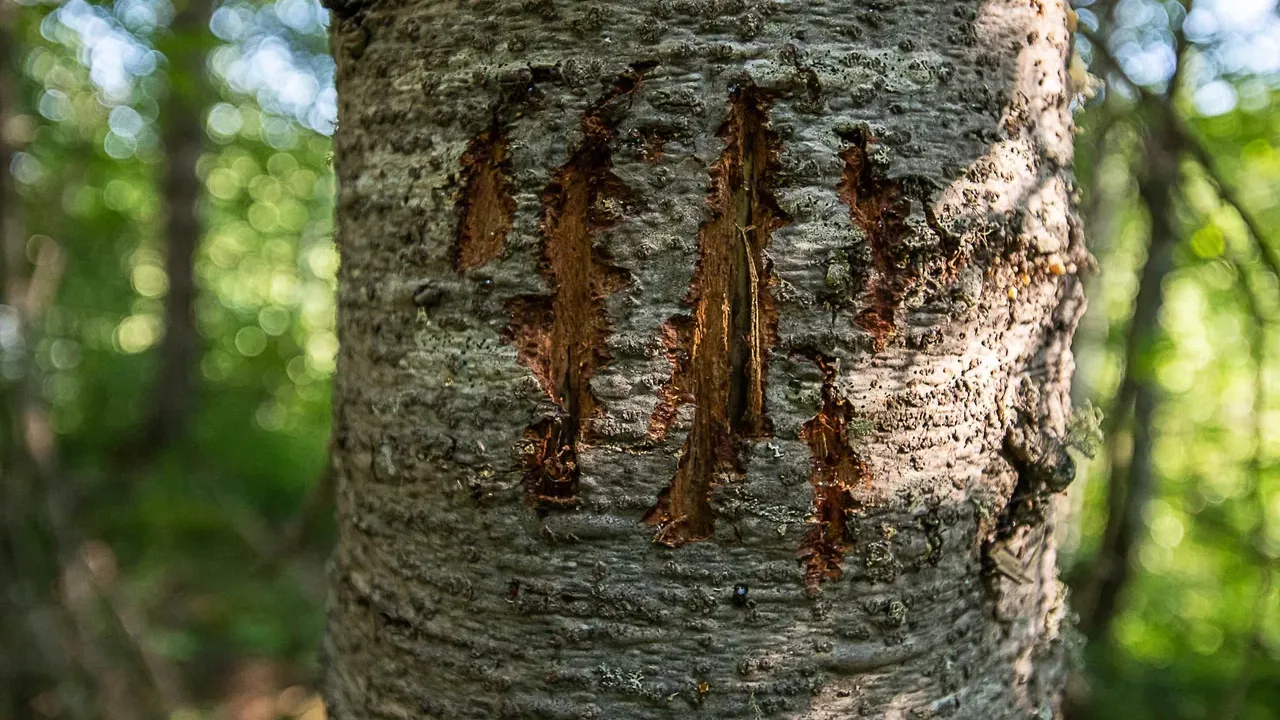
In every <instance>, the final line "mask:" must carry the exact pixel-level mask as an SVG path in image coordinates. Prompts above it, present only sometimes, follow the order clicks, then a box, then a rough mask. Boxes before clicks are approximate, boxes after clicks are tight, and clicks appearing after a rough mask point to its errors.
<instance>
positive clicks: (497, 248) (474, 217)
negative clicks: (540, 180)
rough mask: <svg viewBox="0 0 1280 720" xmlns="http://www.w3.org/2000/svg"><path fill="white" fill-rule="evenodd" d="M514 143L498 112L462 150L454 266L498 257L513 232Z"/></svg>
mask: <svg viewBox="0 0 1280 720" xmlns="http://www.w3.org/2000/svg"><path fill="white" fill-rule="evenodd" d="M510 156H511V146H510V141H509V140H508V139H507V136H506V133H504V132H503V128H502V123H501V122H500V121H499V120H498V118H497V116H496V113H495V117H494V120H493V124H492V125H491V126H490V127H489V129H487V130H485V131H484V132H482V133H480V134H479V135H477V136H475V137H474V138H472V140H471V142H470V143H468V145H467V151H466V152H465V153H463V154H462V161H461V165H462V192H461V193H460V194H459V196H458V203H457V208H458V216H459V218H460V220H459V222H458V232H457V237H456V238H455V240H454V244H453V266H454V269H456V270H458V271H462V270H469V269H471V268H477V267H480V266H481V265H484V264H485V263H487V262H489V261H491V260H495V259H497V257H498V256H499V255H501V254H502V250H503V246H504V245H506V241H507V233H509V232H511V224H512V218H513V217H514V215H515V212H516V201H515V198H514V197H513V196H512V194H511V183H510V180H509V176H510V173H511V161H510Z"/></svg>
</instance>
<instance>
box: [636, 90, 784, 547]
mask: <svg viewBox="0 0 1280 720" xmlns="http://www.w3.org/2000/svg"><path fill="white" fill-rule="evenodd" d="M769 102H770V98H769V97H768V95H767V94H766V93H765V92H763V91H761V90H759V89H757V88H754V87H743V88H738V89H736V90H734V91H733V92H732V94H731V95H730V97H729V117H728V119H727V120H726V121H725V122H724V124H723V125H722V126H721V128H720V132H719V136H720V137H721V138H722V139H723V140H724V141H725V149H724V152H723V153H722V154H721V156H720V159H719V160H718V161H717V162H716V163H715V165H713V166H712V167H711V181H710V187H709V189H708V192H707V207H708V210H709V213H710V217H709V218H708V219H707V220H706V221H705V222H704V223H703V224H702V227H701V228H700V229H699V231H698V263H697V267H696V268H695V270H694V274H693V280H692V281H691V283H690V287H689V294H688V295H687V296H686V302H687V303H688V304H689V305H690V307H692V308H693V314H692V315H691V316H689V315H677V316H675V317H673V318H671V320H669V321H668V323H667V326H666V328H665V329H664V333H665V339H666V342H667V348H668V356H669V358H670V359H671V362H672V365H673V371H672V376H671V380H670V382H669V383H668V385H667V388H666V389H665V392H664V397H663V402H662V403H661V404H660V405H659V407H658V408H657V409H656V410H655V411H654V414H653V417H652V419H651V422H650V433H651V434H652V435H654V436H655V437H660V436H662V435H664V434H665V433H666V431H667V430H668V429H669V428H670V426H671V424H672V423H673V422H674V420H675V416H676V411H677V409H678V408H679V406H680V405H682V404H685V403H689V402H692V403H693V404H694V405H695V410H694V417H693V426H692V427H691V428H690V430H689V434H688V436H687V438H686V439H685V443H684V448H683V450H682V452H681V457H680V461H679V464H678V465H677V468H676V473H675V476H674V477H673V478H672V480H671V484H670V485H669V486H668V487H667V488H666V489H665V490H663V491H662V493H661V494H660V495H659V496H658V501H657V503H656V504H655V505H654V507H653V508H652V509H651V510H650V511H649V512H648V514H647V515H646V516H645V519H644V521H645V522H646V523H647V524H649V525H652V526H656V527H657V528H658V530H657V533H656V535H655V536H654V542H658V543H661V544H663V545H668V546H671V547H676V546H679V545H682V544H684V543H686V542H690V541H696V540H704V539H706V538H708V537H710V536H711V535H712V532H713V531H714V527H715V519H714V517H713V512H712V509H711V499H710V493H711V490H712V488H713V487H714V486H715V485H717V484H719V483H721V482H723V479H724V478H725V477H726V476H728V475H734V474H740V473H742V472H743V471H744V468H743V467H742V455H743V447H744V444H745V442H746V441H747V440H748V439H751V438H757V437H761V436H763V435H766V434H768V432H769V423H768V418H767V417H766V416H765V408H764V383H765V370H766V362H767V360H768V354H769V351H770V348H771V347H772V346H773V344H774V343H775V340H776V334H777V308H776V303H775V300H774V298H773V295H772V292H771V289H770V286H771V285H772V282H773V279H772V269H771V266H770V263H769V261H768V258H767V257H766V255H765V250H766V248H767V247H768V245H769V238H770V235H771V233H772V232H773V231H774V230H775V229H777V228H778V227H781V226H782V225H784V224H786V222H787V219H786V216H785V214H784V213H783V212H782V211H781V210H780V209H779V208H778V205H777V202H776V200H775V199H774V196H773V194H772V192H771V187H770V186H771V178H772V175H773V174H774V173H775V172H776V167H777V159H776V156H777V149H778V138H777V134H776V133H774V132H773V130H772V129H771V128H770V126H769V120H768V108H769Z"/></svg>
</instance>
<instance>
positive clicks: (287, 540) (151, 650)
mask: <svg viewBox="0 0 1280 720" xmlns="http://www.w3.org/2000/svg"><path fill="white" fill-rule="evenodd" d="M855 4H856V3H855ZM1077 11H1078V28H1077V30H1078V32H1077V35H1076V39H1077V51H1078V57H1077V58H1076V59H1075V60H1073V64H1072V73H1073V75H1074V77H1075V80H1076V84H1077V86H1078V87H1081V88H1086V90H1087V91H1086V92H1083V93H1082V94H1081V95H1080V96H1079V97H1078V98H1077V99H1076V101H1075V107H1076V112H1077V118H1076V119H1077V122H1078V124H1079V126H1080V130H1081V132H1080V135H1079V139H1078V151H1077V156H1078V161H1077V174H1078V178H1079V181H1080V186H1081V192H1080V208H1081V212H1082V214H1083V216H1084V218H1085V221H1086V224H1087V227H1088V229H1089V230H1088V236H1089V240H1090V243H1091V247H1092V249H1093V252H1094V254H1095V256H1096V257H1097V261H1098V262H1097V272H1095V273H1094V274H1092V275H1091V276H1090V277H1089V279H1088V283H1089V293H1090V300H1091V302H1090V311H1089V314H1088V316H1087V317H1086V319H1085V321H1084V324H1083V325H1082V327H1081V329H1080V332H1079V334H1078V337H1077V341H1076V352H1077V364H1078V374H1077V380H1076V388H1075V396H1076V403H1077V405H1078V406H1085V404H1086V403H1088V404H1090V405H1091V406H1092V407H1094V408H1096V412H1097V414H1098V416H1099V417H1100V418H1102V419H1100V425H1101V430H1102V431H1103V433H1104V434H1103V436H1102V437H1103V439H1102V440H1101V441H1100V442H1098V443H1097V452H1096V453H1095V456H1094V458H1093V459H1092V460H1091V461H1089V462H1081V466H1082V470H1081V476H1080V478H1079V480H1078V481H1077V482H1076V484H1075V485H1074V486H1073V488H1072V490H1071V491H1070V493H1069V495H1068V496H1067V497H1066V498H1065V499H1064V509H1067V510H1068V512H1069V517H1070V521H1069V522H1067V523H1064V524H1063V528H1062V533H1063V537H1064V551H1065V553H1064V557H1063V563H1062V567H1063V572H1064V574H1065V575H1066V577H1067V579H1068V580H1069V582H1070V584H1071V586H1072V591H1073V597H1074V605H1075V608H1076V610H1077V612H1078V614H1079V615H1080V627H1081V640H1080V642H1078V643H1076V644H1075V648H1076V650H1077V651H1078V652H1077V653H1076V658H1075V660H1076V661H1077V670H1078V672H1077V674H1076V677H1075V678H1074V680H1073V682H1072V684H1071V687H1070V689H1069V699H1070V709H1071V714H1072V716H1073V717H1079V718H1085V717H1092V718H1098V719H1099V720H1105V719H1107V718H1275V717H1280V588H1278V587H1277V586H1278V585H1280V581H1277V578H1276V577H1275V569H1276V563H1277V558H1278V557H1280V332H1278V331H1277V328H1276V322H1277V320H1280V15H1278V14H1277V9H1276V7H1275V2H1274V0H1194V2H1188V3H1181V2H1177V1H1176V0H1164V1H1163V2H1160V1H1156V0H1120V1H1119V2H1115V3H1106V2H1101V1H1098V2H1087V1H1086V2H1079V3H1077ZM327 24H328V13H327V11H325V10H324V9H323V8H322V7H321V6H320V5H319V4H317V3H316V2H315V0H275V1H274V2H267V1H260V0H223V1H222V2H216V0H173V1H172V2H171V0H117V1H116V2H114V3H111V2H102V3H89V2H86V1H85V0H66V1H65V2H61V3H58V2H44V1H42V0H21V2H17V1H15V0H0V283H2V289H3V300H2V301H0V302H2V303H3V304H0V720H8V719H9V718H15V719H16V718H26V717H48V718H72V719H76V718H90V717H92V718H106V719H108V720H115V719H127V718H151V717H166V716H167V717H171V718H183V719H191V720H194V719H197V718H205V717H209V718H212V717H225V718H234V719H237V720H270V719H272V718H278V717H302V718H307V719H308V720H316V719H318V718H322V717H324V710H323V707H322V705H321V703H320V702H319V700H318V697H317V694H316V693H317V681H318V670H319V662H318V654H317V648H318V647H319V646H320V642H321V633H322V629H323V600H324V586H325V582H324V563H325V559H326V557H327V555H328V552H329V549H330V546H331V542H332V526H331V522H330V520H329V514H330V507H329V504H328V503H329V501H328V488H329V481H328V479H327V475H326V472H325V470H326V468H325V462H324V458H325V454H326V453H325V444H326V441H327V433H328V427H329V419H330V418H329V383H330V377H331V374H332V373H333V370H334V356H335V353H336V350H337V338H336V336H335V334H334V292H335V287H336V279H335V273H336V270H337V265H338V255H337V253H336V251H335V249H334V247H333V243H332V214H333V196H334V182H333V173H332V170H331V166H330V164H331V140H330V136H331V134H332V132H333V129H334V124H335V122H336V117H335V116H336V104H335V94H334V88H333V62H332V60H331V59H330V58H329V56H328V54H327V44H326V38H325V33H326V27H327ZM1104 416H1105V417H1104ZM1085 638H1087V639H1088V642H1087V643H1086V642H1085Z"/></svg>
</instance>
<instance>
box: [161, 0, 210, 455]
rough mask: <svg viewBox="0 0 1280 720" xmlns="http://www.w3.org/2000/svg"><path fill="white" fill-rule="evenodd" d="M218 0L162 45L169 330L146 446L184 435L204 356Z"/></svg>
mask: <svg viewBox="0 0 1280 720" xmlns="http://www.w3.org/2000/svg"><path fill="white" fill-rule="evenodd" d="M213 5H214V3H213V2H211V0H186V2H185V3H179V9H178V12H177V14H176V15H175V16H174V19H173V24H172V25H171V27H170V32H171V35H170V36H169V37H167V38H165V42H164V45H163V47H162V49H163V51H164V53H165V57H167V58H168V59H169V97H168V101H167V102H166V103H165V105H164V108H163V109H162V110H161V112H160V134H161V139H162V140H163V142H164V150H165V167H164V176H163V178H162V179H163V183H164V184H163V186H162V187H161V196H162V198H163V200H164V211H165V216H164V246H165V273H166V274H167V275H168V278H169V291H168V294H166V295H165V300H164V308H165V331H164V338H163V339H162V340H161V342H160V348H159V353H158V356H157V362H158V367H157V370H156V386H155V390H154V394H155V398H154V401H153V402H154V407H153V410H152V415H151V418H150V426H149V427H148V428H147V432H146V440H147V442H146V443H145V444H144V446H145V447H144V452H153V451H155V450H159V449H160V448H161V447H162V446H164V445H166V444H168V443H170V442H172V441H173V440H175V439H176V438H179V437H182V435H183V433H184V432H185V431H186V427H187V422H188V419H189V416H190V413H191V406H192V403H193V401H194V400H195V391H194V387H193V383H194V380H195V372H196V365H197V363H198V361H199V349H200V348H199V345H200V335H199V333H198V332H197V330H196V316H195V301H196V278H195V272H196V269H195V262H196V250H197V249H198V248H199V245H200V228H201V226H200V217H199V214H198V208H197V202H198V201H199V199H200V193H201V182H200V178H199V177H198V176H197V175H196V162H197V161H198V160H199V159H200V153H201V152H202V151H203V150H204V135H205V133H204V110H205V102H206V101H207V99H208V97H209V92H208V89H207V86H208V82H207V78H206V72H205V66H204V65H205V58H206V54H207V50H208V48H209V38H210V35H209V18H210V15H211V14H212V12H213Z"/></svg>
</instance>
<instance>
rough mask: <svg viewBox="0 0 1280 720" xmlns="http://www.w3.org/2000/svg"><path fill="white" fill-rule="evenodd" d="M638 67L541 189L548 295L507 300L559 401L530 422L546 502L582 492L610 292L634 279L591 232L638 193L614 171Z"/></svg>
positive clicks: (528, 477)
mask: <svg viewBox="0 0 1280 720" xmlns="http://www.w3.org/2000/svg"><path fill="white" fill-rule="evenodd" d="M641 78H642V75H641V71H639V70H633V71H630V72H628V73H626V74H624V75H623V76H621V77H620V78H618V80H617V82H616V83H615V84H614V86H613V88H612V89H611V90H610V91H609V92H608V93H607V94H606V95H605V96H604V97H603V98H601V99H600V100H599V101H597V102H596V103H595V104H593V105H592V106H591V107H590V108H589V109H588V110H587V112H586V113H585V114H584V115H583V117H582V121H581V131H582V139H581V141H580V142H579V143H578V145H577V147H576V149H574V150H573V151H572V152H571V154H570V157H569V159H568V161H567V162H565V163H564V164H563V165H561V166H560V167H559V168H557V169H556V170H555V171H554V172H553V173H552V175H551V180H550V182H549V183H548V184H547V187H546V189H545V190H544V191H543V193H542V218H541V224H540V226H541V232H542V258H541V262H540V263H539V272H540V273H541V274H542V276H543V277H544V278H546V280H547V282H548V284H550V286H551V288H552V290H551V294H550V295H542V296H524V297H519V298H516V299H514V300H512V301H511V302H510V304H509V305H508V308H509V310H510V311H511V326H510V330H509V335H510V340H511V342H512V344H513V345H514V346H515V347H516V350H517V351H518V353H519V357H520V361H521V362H522V363H523V364H524V365H526V366H527V367H528V368H529V369H530V370H532V371H533V373H534V375H535V376H536V377H537V378H538V380H539V382H540V383H541V385H542V388H543V390H545V391H546V393H547V396H548V397H549V398H550V399H551V401H552V402H553V403H554V404H555V408H556V410H555V414H554V415H552V416H551V417H547V418H543V419H540V420H538V421H536V422H535V423H533V424H532V425H530V426H529V428H528V429H527V430H526V432H525V439H526V441H527V445H526V450H525V453H524V458H523V464H524V470H525V476H524V480H525V490H526V492H527V494H528V496H529V498H530V500H531V501H532V502H534V503H535V504H536V505H538V506H539V507H540V508H547V507H555V506H569V505H573V504H575V503H576V502H577V499H578V480H579V475H580V470H579V467H578V447H579V443H580V441H582V440H583V439H584V438H586V437H588V436H589V428H588V427H587V426H586V425H585V424H584V421H586V420H589V419H590V418H592V417H594V416H595V415H596V414H597V413H598V412H599V411H600V403H599V400H598V399H597V398H596V397H595V395H594V393H592V391H591V378H592V376H594V375H595V373H596V372H597V371H598V370H600V369H601V368H602V367H604V366H606V365H607V364H608V363H609V362H610V361H611V360H612V356H611V355H610V353H609V351H608V349H607V348H606V346H605V339H606V337H607V335H608V332H609V327H610V323H609V318H608V313H607V312H606V309H605V301H606V299H607V298H608V297H609V296H610V295H612V294H613V293H616V292H618V291H619V290H621V289H622V288H623V287H625V286H626V285H628V284H629V283H630V282H631V278H630V274H629V273H628V272H627V271H626V270H624V269H622V268H620V267H618V266H616V265H614V264H613V262H612V260H611V258H610V257H609V255H608V253H606V252H605V251H604V249H602V248H600V247H597V246H596V244H595V238H596V237H598V236H599V234H600V233H601V232H602V231H604V230H606V229H608V228H609V227H611V226H613V225H614V224H616V223H617V222H618V220H619V219H620V218H621V216H622V214H623V211H624V208H625V206H626V205H627V204H628V203H629V202H630V201H631V199H632V194H631V192H630V190H629V189H628V188H627V186H626V185H625V184H624V183H623V182H622V180H621V179H619V178H618V176H617V175H615V174H614V172H613V169H612V168H613V144H614V141H615V140H616V139H617V127H618V124H619V122H620V121H621V113H622V111H623V110H625V108H626V105H627V104H628V101H629V99H630V96H631V94H632V93H633V92H634V91H635V89H636V88H637V87H638V86H639V83H640V81H641Z"/></svg>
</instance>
